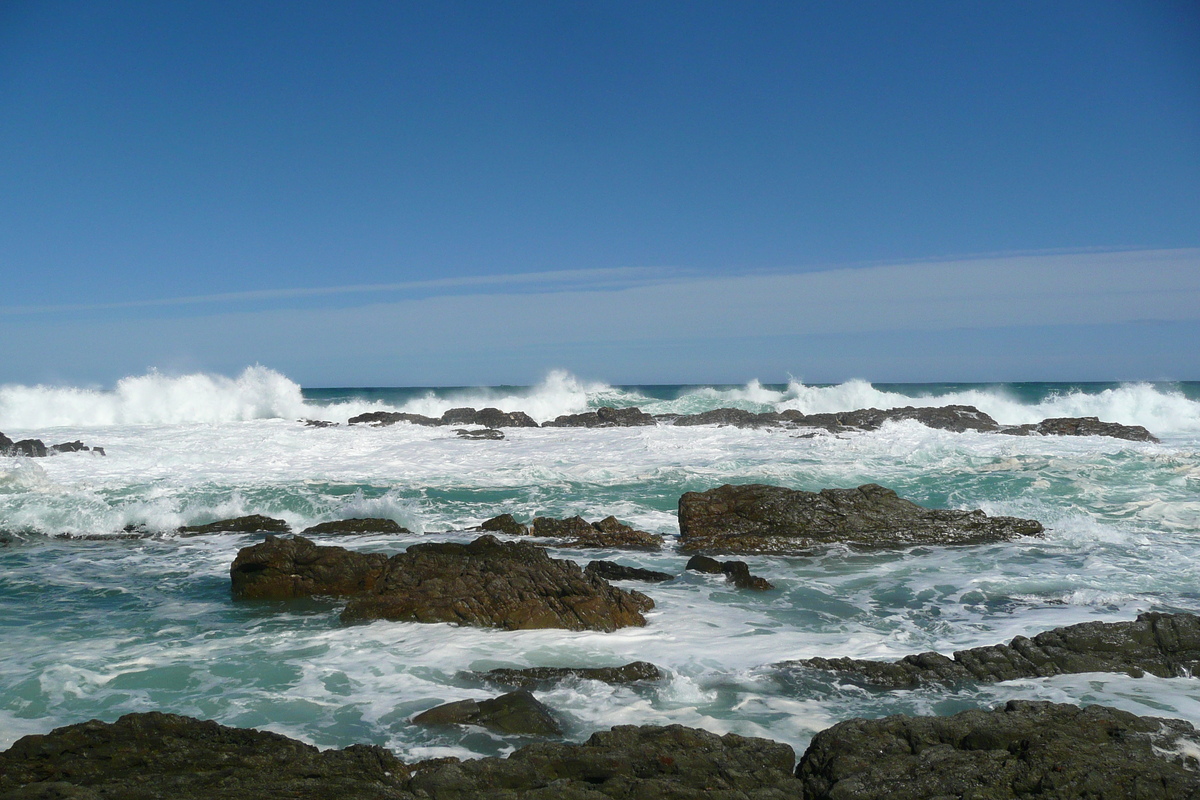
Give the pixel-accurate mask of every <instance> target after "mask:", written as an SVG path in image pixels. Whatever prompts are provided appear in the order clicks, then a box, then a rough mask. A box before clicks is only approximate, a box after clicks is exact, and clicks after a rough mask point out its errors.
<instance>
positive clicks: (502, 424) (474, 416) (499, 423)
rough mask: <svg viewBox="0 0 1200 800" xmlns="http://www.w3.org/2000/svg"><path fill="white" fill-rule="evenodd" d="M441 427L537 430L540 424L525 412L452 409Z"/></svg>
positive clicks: (442, 420) (445, 414) (444, 418)
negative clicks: (458, 426) (465, 426)
mask: <svg viewBox="0 0 1200 800" xmlns="http://www.w3.org/2000/svg"><path fill="white" fill-rule="evenodd" d="M439 424H441V425H479V426H481V427H484V428H536V427H538V424H537V422H536V421H534V419H533V417H531V416H529V415H528V414H526V413H525V412H524V411H501V410H500V409H498V408H481V409H479V410H478V411H476V410H475V409H473V408H452V409H450V410H449V411H447V412H445V413H444V414H442V418H441V420H440V421H439Z"/></svg>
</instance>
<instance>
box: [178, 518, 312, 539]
mask: <svg viewBox="0 0 1200 800" xmlns="http://www.w3.org/2000/svg"><path fill="white" fill-rule="evenodd" d="M177 532H178V533H187V534H193V535H195V534H201V533H289V532H291V528H290V527H289V526H288V524H287V523H286V522H284V521H283V520H281V519H274V518H272V517H264V516H263V515H262V514H251V515H249V516H246V517H234V518H233V519H220V520H217V521H216V522H210V523H208V524H207V525H184V526H183V527H181V528H179V529H178V530H177Z"/></svg>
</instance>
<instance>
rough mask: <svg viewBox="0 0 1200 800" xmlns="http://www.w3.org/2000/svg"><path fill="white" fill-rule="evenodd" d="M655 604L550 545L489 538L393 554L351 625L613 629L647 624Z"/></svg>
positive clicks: (355, 605) (357, 602)
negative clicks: (549, 549) (557, 554)
mask: <svg viewBox="0 0 1200 800" xmlns="http://www.w3.org/2000/svg"><path fill="white" fill-rule="evenodd" d="M653 607H654V601H653V600H651V599H650V598H648V597H646V596H645V595H643V594H641V593H639V592H631V591H626V590H624V589H618V588H616V587H614V586H611V585H610V584H608V583H607V582H606V581H604V580H603V579H601V578H598V577H596V576H594V575H587V574H585V573H584V571H583V570H582V569H580V567H579V565H578V564H575V563H574V562H571V561H564V560H561V559H553V558H550V557H549V556H548V555H547V554H546V550H545V548H542V547H536V546H534V545H532V544H528V543H525V542H501V541H500V540H498V539H496V537H494V536H491V535H484V536H481V537H479V538H478V539H476V540H475V541H473V542H471V543H470V544H465V545H464V544H455V543H429V544H415V545H412V546H411V547H409V548H408V550H407V552H405V553H401V554H399V555H396V556H392V558H391V559H389V560H388V563H387V567H386V569H385V570H384V573H383V575H382V576H381V577H380V578H379V580H378V581H377V582H376V584H375V587H374V589H373V590H371V591H370V592H368V593H367V594H363V595H359V596H357V597H354V598H352V599H351V600H350V603H349V604H348V605H347V606H346V610H345V611H344V612H342V620H343V621H344V622H362V621H369V620H375V619H386V620H394V621H400V620H408V621H414V622H452V623H457V624H460V625H478V626H482V627H496V628H504V629H507V630H519V629H528V628H566V629H568V630H599V631H612V630H616V629H618V628H624V627H627V626H631V625H633V626H642V625H645V624H646V619H645V617H643V616H642V612H643V611H648V610H650V609H651V608H653Z"/></svg>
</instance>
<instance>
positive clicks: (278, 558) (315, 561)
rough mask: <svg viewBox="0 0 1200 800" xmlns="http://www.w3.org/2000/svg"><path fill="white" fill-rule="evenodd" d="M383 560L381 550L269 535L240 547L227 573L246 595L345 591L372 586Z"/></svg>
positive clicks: (263, 596)
mask: <svg viewBox="0 0 1200 800" xmlns="http://www.w3.org/2000/svg"><path fill="white" fill-rule="evenodd" d="M386 565H387V556H385V555H383V554H382V553H356V552H354V551H353V550H347V549H345V548H344V547H321V546H319V545H316V544H314V543H313V542H312V541H310V540H309V539H305V538H304V537H302V536H293V537H291V538H290V539H280V538H277V537H275V536H268V537H267V539H266V541H263V542H260V543H258V544H256V545H253V546H252V547H244V548H242V549H241V550H239V551H238V554H237V558H235V559H234V560H233V564H232V565H231V566H230V568H229V579H230V582H231V583H232V588H233V595H234V597H240V598H245V599H254V600H268V599H269V600H284V599H290V598H295V597H312V596H323V595H328V596H347V595H355V594H360V593H362V592H366V591H370V590H371V589H372V588H373V587H374V586H375V582H376V581H377V580H378V579H379V576H380V575H382V574H383V570H384V567H385V566H386Z"/></svg>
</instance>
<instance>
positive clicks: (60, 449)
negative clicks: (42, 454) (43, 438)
mask: <svg viewBox="0 0 1200 800" xmlns="http://www.w3.org/2000/svg"><path fill="white" fill-rule="evenodd" d="M91 449H92V448H90V447H88V446H87V445H86V444H84V443H83V442H81V441H79V440H78V439H76V440H75V441H73V442H63V443H62V444H52V445H50V452H51V453H79V452H86V451H88V450H91Z"/></svg>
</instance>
